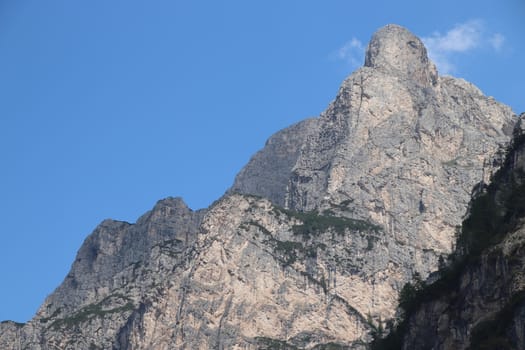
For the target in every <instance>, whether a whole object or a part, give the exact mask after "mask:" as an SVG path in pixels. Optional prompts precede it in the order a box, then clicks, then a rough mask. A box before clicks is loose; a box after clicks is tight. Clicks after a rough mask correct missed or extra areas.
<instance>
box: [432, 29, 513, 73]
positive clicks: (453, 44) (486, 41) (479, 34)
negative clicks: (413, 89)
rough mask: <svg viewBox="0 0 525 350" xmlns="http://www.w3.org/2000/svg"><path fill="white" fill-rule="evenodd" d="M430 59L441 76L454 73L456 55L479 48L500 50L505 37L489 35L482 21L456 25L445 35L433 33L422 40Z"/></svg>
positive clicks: (496, 34)
mask: <svg viewBox="0 0 525 350" xmlns="http://www.w3.org/2000/svg"><path fill="white" fill-rule="evenodd" d="M422 40H423V42H424V43H425V46H426V48H427V50H428V55H429V56H430V59H432V60H433V61H434V63H435V64H436V65H437V67H438V70H439V71H440V73H442V74H449V73H453V72H455V71H456V66H455V64H454V62H453V61H454V57H455V56H457V55H458V54H464V53H467V52H472V51H474V50H476V49H480V48H485V47H488V48H491V49H493V50H495V51H499V50H501V48H502V46H503V44H504V42H505V37H504V36H503V35H502V34H500V33H490V32H488V31H487V29H486V28H485V25H484V23H483V21H481V20H471V21H467V22H465V23H461V24H457V25H456V26H454V27H453V28H452V29H450V30H449V31H447V32H446V33H445V34H441V33H439V32H434V33H433V34H432V35H431V36H428V37H424V38H422Z"/></svg>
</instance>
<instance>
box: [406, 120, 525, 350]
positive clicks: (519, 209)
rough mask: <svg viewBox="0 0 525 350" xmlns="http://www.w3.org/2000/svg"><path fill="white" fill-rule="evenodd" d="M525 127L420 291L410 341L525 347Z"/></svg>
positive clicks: (433, 345)
mask: <svg viewBox="0 0 525 350" xmlns="http://www.w3.org/2000/svg"><path fill="white" fill-rule="evenodd" d="M523 117H525V115H522V118H523ZM522 121H523V119H521V120H520V122H522ZM523 135H524V134H523V130H521V128H520V129H517V134H516V137H515V139H514V141H513V144H512V147H511V148H510V151H509V153H508V155H507V159H506V161H505V162H504V164H503V167H502V168H501V170H500V171H499V172H498V173H497V174H496V176H495V178H494V181H493V182H492V183H491V184H490V185H489V186H485V187H481V190H480V192H479V193H478V194H477V195H476V198H474V199H473V202H472V205H471V208H470V213H469V216H468V217H467V218H466V220H465V222H464V223H463V227H462V232H461V235H460V237H459V241H458V248H459V249H458V252H457V253H456V254H455V255H454V256H453V257H452V261H451V263H450V266H448V267H446V268H443V269H442V270H441V272H440V274H441V275H442V277H441V278H440V279H439V280H438V281H436V282H435V283H434V284H432V285H429V286H426V287H425V288H423V289H422V290H421V291H420V292H419V293H418V295H417V297H416V298H415V300H414V301H415V302H416V304H417V307H414V308H413V310H411V312H410V313H409V317H408V319H407V324H406V328H405V330H404V334H403V336H402V338H403V342H402V343H403V344H402V345H403V348H404V349H407V350H408V349H525V323H524V320H525V227H524V226H523V223H524V218H525V175H524V174H525V137H524V136H523Z"/></svg>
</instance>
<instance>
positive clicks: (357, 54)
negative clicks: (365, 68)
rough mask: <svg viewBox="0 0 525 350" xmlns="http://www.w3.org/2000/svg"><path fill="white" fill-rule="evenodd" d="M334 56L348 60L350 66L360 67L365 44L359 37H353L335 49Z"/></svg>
mask: <svg viewBox="0 0 525 350" xmlns="http://www.w3.org/2000/svg"><path fill="white" fill-rule="evenodd" d="M336 57H337V58H338V59H340V60H343V61H346V62H348V63H349V64H350V65H351V66H352V68H357V67H360V66H362V65H363V62H364V57H365V46H364V45H363V43H362V42H361V41H360V40H359V39H357V38H355V37H354V38H352V40H350V41H347V42H346V43H345V44H344V45H343V46H342V47H341V48H340V49H339V50H337V52H336Z"/></svg>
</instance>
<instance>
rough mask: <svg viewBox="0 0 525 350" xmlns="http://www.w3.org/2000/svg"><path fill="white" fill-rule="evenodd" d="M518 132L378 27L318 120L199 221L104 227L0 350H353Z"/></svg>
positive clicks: (268, 154) (281, 139) (289, 133)
mask: <svg viewBox="0 0 525 350" xmlns="http://www.w3.org/2000/svg"><path fill="white" fill-rule="evenodd" d="M515 120H516V118H515V116H514V115H513V113H512V111H511V110H510V108H508V107H506V106H504V105H502V104H500V103H498V102H496V101H494V99H492V98H490V97H486V96H484V95H483V94H482V93H481V92H480V91H479V90H478V89H477V88H475V87H474V86H473V85H471V84H469V83H467V82H465V81H463V80H460V79H455V78H450V77H439V76H438V75H437V72H436V69H435V67H434V65H433V64H432V63H431V62H430V61H429V59H428V57H427V54H426V50H425V48H424V46H423V44H422V43H421V41H420V40H419V39H418V38H417V37H415V36H414V35H413V34H411V33H410V32H409V31H407V30H406V29H404V28H402V27H399V26H395V25H388V26H386V27H384V28H382V29H380V30H379V31H378V32H377V33H376V34H374V36H373V37H372V40H371V42H370V44H369V46H368V50H367V54H366V62H365V66H364V67H362V68H360V69H358V70H357V71H356V72H354V73H353V74H352V75H351V76H350V77H348V78H347V79H346V80H345V81H344V82H343V84H342V86H341V87H340V89H339V92H338V94H337V96H336V99H335V100H334V101H333V102H332V103H331V104H330V105H329V107H328V109H327V110H326V111H325V112H323V113H322V114H321V116H319V117H318V118H314V119H307V120H305V121H303V122H300V123H298V124H296V125H293V126H291V127H289V128H287V129H285V130H283V131H280V132H278V133H277V134H275V135H274V136H272V137H271V138H270V139H269V140H268V142H267V143H266V145H265V147H264V148H263V149H262V150H261V151H260V152H258V153H257V154H256V155H255V156H254V157H253V158H252V159H251V160H250V162H249V163H248V164H247V166H246V167H245V168H244V169H243V170H241V172H240V173H239V175H238V176H237V177H236V179H235V182H234V184H233V186H232V188H231V189H230V190H229V191H228V192H227V194H226V195H225V196H224V197H223V198H222V199H220V200H218V201H217V202H215V203H214V204H213V205H212V206H211V207H210V208H209V209H207V210H205V211H199V212H193V211H191V210H190V209H189V208H187V206H186V205H185V204H184V203H183V202H182V201H181V200H180V199H172V198H169V199H167V200H163V201H160V202H159V203H158V204H157V205H156V206H155V208H154V209H153V210H152V211H151V212H149V213H147V214H145V215H144V216H143V217H141V218H140V219H139V220H138V221H137V223H136V224H133V225H132V224H128V223H123V222H116V221H112V220H107V221H104V222H103V223H102V224H101V225H100V226H99V227H98V228H97V229H96V230H95V231H94V232H93V233H92V234H91V235H90V236H89V237H88V238H87V239H86V241H85V242H84V244H83V245H82V247H81V248H80V250H79V253H78V255H77V258H76V260H75V262H74V263H73V266H72V268H71V271H70V273H69V274H68V276H67V277H66V278H65V280H64V282H63V283H62V284H61V285H60V286H59V287H58V288H57V289H56V291H55V292H54V293H53V294H52V295H50V296H49V297H48V298H47V300H46V301H45V302H44V304H43V305H42V307H41V308H40V309H39V311H38V313H37V315H36V316H35V317H34V318H33V319H32V320H31V321H30V322H28V323H27V324H26V325H24V326H20V325H13V324H11V323H2V324H0V348H3V349H15V348H16V346H17V345H16V344H21V346H22V348H24V347H25V348H31V349H49V348H61V349H110V348H113V349H168V348H170V349H171V348H176V349H258V348H261V349H264V348H272V346H273V347H274V348H275V347H280V348H287V347H288V348H299V349H313V348H316V349H319V348H331V347H332V348H334V347H335V348H349V349H350V348H351V349H365V348H366V343H367V342H369V341H370V340H371V336H370V332H371V331H372V330H373V329H374V328H377V327H378V326H379V325H382V326H383V325H384V324H383V323H384V322H385V321H386V320H388V319H392V318H393V317H394V316H395V312H396V305H397V298H398V293H399V290H400V289H401V287H402V286H403V284H404V283H405V282H407V281H409V280H410V279H411V278H412V276H413V274H414V273H415V272H419V273H420V274H421V275H423V276H426V275H428V274H429V273H430V272H432V271H434V270H435V269H436V268H437V262H438V259H439V257H440V256H442V255H445V254H447V253H449V252H451V250H452V248H453V244H454V240H455V229H456V226H457V225H459V224H460V223H461V219H462V216H463V215H464V214H465V212H466V209H467V205H468V202H469V200H470V194H471V191H472V189H473V187H474V186H475V185H476V184H477V183H479V182H480V181H485V182H487V181H489V178H490V175H491V173H492V172H493V170H494V169H495V167H497V166H498V164H499V163H498V159H499V158H501V155H500V154H501V149H502V148H503V147H504V146H505V145H506V143H507V142H508V141H509V139H510V135H511V131H512V128H513V125H514V123H515ZM250 195H256V196H250ZM261 197H262V198H261Z"/></svg>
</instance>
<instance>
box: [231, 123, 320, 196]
mask: <svg viewBox="0 0 525 350" xmlns="http://www.w3.org/2000/svg"><path fill="white" fill-rule="evenodd" d="M317 121H318V119H313V118H312V119H306V120H303V121H301V122H299V123H297V124H294V125H292V126H290V127H288V128H286V129H284V130H281V131H279V132H278V133H276V134H275V135H273V136H272V137H270V138H269V139H268V141H266V145H265V146H264V148H263V149H262V150H260V151H259V152H257V153H256V154H255V155H254V156H253V157H252V158H251V159H250V161H249V162H248V164H247V165H246V166H245V167H244V168H243V169H242V170H241V171H240V172H239V174H237V176H236V177H235V181H234V184H233V186H232V187H231V188H230V189H229V190H228V193H235V192H239V193H248V194H255V195H258V196H261V197H264V198H268V199H270V200H271V201H272V202H273V203H275V204H277V205H280V206H284V205H285V204H286V193H287V188H288V182H289V180H290V177H291V175H292V169H293V167H294V166H295V163H297V158H299V154H300V151H301V147H302V146H303V144H304V142H305V140H306V138H307V137H308V135H309V134H311V133H312V132H313V131H314V130H315V129H316V127H317Z"/></svg>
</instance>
